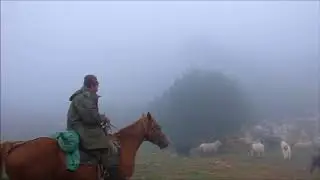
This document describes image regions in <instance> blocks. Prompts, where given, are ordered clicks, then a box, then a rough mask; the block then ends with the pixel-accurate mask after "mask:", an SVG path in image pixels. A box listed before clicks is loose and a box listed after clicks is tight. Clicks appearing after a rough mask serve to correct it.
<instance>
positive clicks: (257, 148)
mask: <svg viewBox="0 0 320 180" xmlns="http://www.w3.org/2000/svg"><path fill="white" fill-rule="evenodd" d="M255 153H256V154H257V156H259V157H262V156H264V145H263V144H262V142H258V143H252V144H251V147H250V150H249V151H248V155H249V156H254V154H255Z"/></svg>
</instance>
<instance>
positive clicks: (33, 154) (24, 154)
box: [5, 112, 169, 180]
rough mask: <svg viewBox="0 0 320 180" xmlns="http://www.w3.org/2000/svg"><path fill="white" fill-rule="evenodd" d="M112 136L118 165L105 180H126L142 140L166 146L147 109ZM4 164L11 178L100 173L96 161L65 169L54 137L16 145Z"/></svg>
mask: <svg viewBox="0 0 320 180" xmlns="http://www.w3.org/2000/svg"><path fill="white" fill-rule="evenodd" d="M112 137H113V138H115V140H118V141H119V143H120V155H119V162H120V164H119V166H118V167H114V168H113V169H108V172H109V176H108V177H107V178H106V179H105V180H126V179H129V178H130V177H131V176H132V174H133V171H134V162H135V156H136V152H137V150H138V149H139V147H140V145H141V144H142V143H143V142H144V141H149V142H151V143H153V144H155V145H157V146H158V147H159V148H161V149H163V148H166V147H167V146H168V145H169V141H168V139H167V137H166V135H165V134H163V132H162V130H161V127H160V126H159V125H158V123H157V122H156V120H155V119H154V118H153V117H152V116H151V114H150V113H149V112H148V114H147V115H144V114H142V116H141V117H140V118H139V120H137V121H136V122H134V123H133V124H131V125H129V126H127V127H125V128H122V129H121V130H119V131H118V132H117V133H114V134H113V135H112ZM80 159H81V158H80ZM5 165H6V173H7V175H8V177H9V179H10V180H26V179H28V180H97V179H99V178H100V177H101V173H102V172H101V168H99V166H98V165H97V164H96V163H93V164H92V163H91V164H90V163H88V162H84V163H83V162H82V163H81V164H80V166H79V167H78V169H76V170H75V171H73V172H72V171H68V170H67V168H66V160H65V154H64V152H63V151H62V150H61V148H60V147H59V145H58V143H57V141H56V140H55V139H53V138H48V137H40V138H37V139H34V140H30V141H26V142H25V143H23V144H21V145H18V146H15V147H14V148H12V149H11V150H10V151H9V152H8V155H7V158H6V159H5ZM114 174H116V176H115V175H114Z"/></svg>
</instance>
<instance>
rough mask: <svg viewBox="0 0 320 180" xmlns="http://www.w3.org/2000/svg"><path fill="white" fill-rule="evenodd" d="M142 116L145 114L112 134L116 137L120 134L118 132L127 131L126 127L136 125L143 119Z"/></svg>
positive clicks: (129, 127)
mask: <svg viewBox="0 0 320 180" xmlns="http://www.w3.org/2000/svg"><path fill="white" fill-rule="evenodd" d="M144 118H145V116H142V117H140V118H139V119H138V120H136V121H134V122H133V123H132V124H130V125H128V126H126V127H124V128H122V129H120V130H119V131H118V132H115V133H114V134H113V135H115V136H117V137H118V136H120V134H121V133H122V132H125V131H127V130H128V129H131V128H132V127H134V126H136V125H137V124H138V123H140V122H141V120H143V119H144Z"/></svg>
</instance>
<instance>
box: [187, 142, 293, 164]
mask: <svg viewBox="0 0 320 180" xmlns="http://www.w3.org/2000/svg"><path fill="white" fill-rule="evenodd" d="M221 145H222V143H221V141H219V140H217V141H215V142H213V143H202V144H200V145H199V146H198V147H197V148H194V149H192V150H191V152H190V153H191V154H195V153H197V154H201V155H208V154H214V153H217V152H218V149H219V147H220V146H221ZM280 148H281V151H282V154H283V158H284V159H288V160H290V159H291V147H290V145H289V144H288V143H287V142H285V141H281V142H280ZM264 149H265V148H264V144H263V141H261V140H260V141H259V142H253V143H251V144H250V145H249V149H248V156H257V157H263V156H264Z"/></svg>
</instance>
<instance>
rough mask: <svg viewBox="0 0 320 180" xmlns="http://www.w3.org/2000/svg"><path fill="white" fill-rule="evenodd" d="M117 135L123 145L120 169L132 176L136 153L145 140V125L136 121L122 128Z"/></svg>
mask: <svg viewBox="0 0 320 180" xmlns="http://www.w3.org/2000/svg"><path fill="white" fill-rule="evenodd" d="M117 135H118V138H119V141H120V145H121V150H120V151H121V153H120V154H121V156H120V168H121V170H120V171H121V173H122V174H123V175H124V176H125V177H131V176H132V174H133V171H134V163H135V157H136V153H137V151H138V149H139V147H140V146H141V144H142V142H143V141H144V129H143V126H142V124H140V123H135V124H133V125H131V126H128V127H126V128H124V129H122V130H120V131H119V132H118V133H117Z"/></svg>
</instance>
